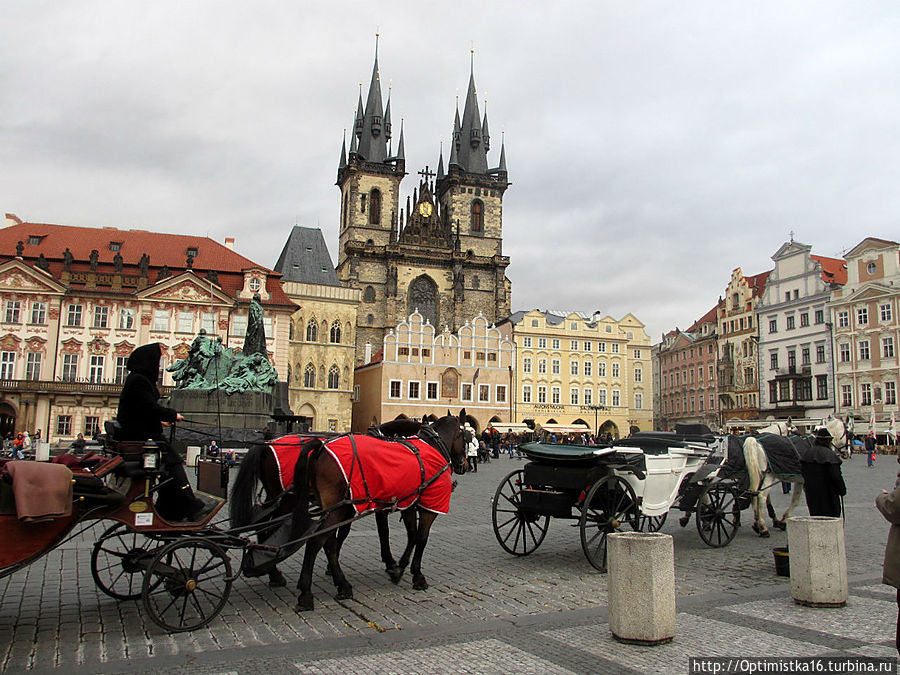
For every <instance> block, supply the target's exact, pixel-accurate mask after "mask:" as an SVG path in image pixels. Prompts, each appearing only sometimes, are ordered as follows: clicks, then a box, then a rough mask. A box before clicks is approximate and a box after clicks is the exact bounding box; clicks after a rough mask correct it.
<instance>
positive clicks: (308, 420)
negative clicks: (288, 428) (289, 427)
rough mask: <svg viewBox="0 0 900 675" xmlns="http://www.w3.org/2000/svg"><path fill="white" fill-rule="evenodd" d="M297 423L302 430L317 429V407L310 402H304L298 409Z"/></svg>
mask: <svg viewBox="0 0 900 675" xmlns="http://www.w3.org/2000/svg"><path fill="white" fill-rule="evenodd" d="M297 423H298V424H299V425H300V428H299V430H300V431H301V432H303V431H312V430H313V429H315V424H316V409H315V408H313V407H312V406H311V405H310V404H309V403H304V404H303V405H302V406H301V407H300V410H298V411H297Z"/></svg>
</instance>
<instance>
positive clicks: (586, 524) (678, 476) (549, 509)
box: [492, 432, 741, 571]
mask: <svg viewBox="0 0 900 675" xmlns="http://www.w3.org/2000/svg"><path fill="white" fill-rule="evenodd" d="M521 449H522V451H523V452H524V453H525V455H526V457H527V458H528V459H529V460H530V461H529V462H528V463H527V464H525V466H524V467H523V468H522V469H518V470H516V471H513V472H512V473H510V474H509V475H508V476H506V478H504V479H503V481H502V482H501V483H500V486H499V487H498V488H497V491H496V493H495V494H494V499H493V511H492V517H493V525H494V534H495V535H496V537H497V541H498V542H499V543H500V545H501V546H502V547H503V548H504V549H505V550H506V551H508V552H509V553H512V554H514V555H520V556H521V555H528V554H529V553H531V552H533V551H534V550H535V549H537V547H538V546H540V544H541V542H543V540H544V537H545V535H546V533H547V530H548V528H549V526H550V518H551V517H553V518H562V519H569V520H577V521H578V528H579V530H580V533H581V546H582V549H583V550H584V554H585V556H586V557H587V559H588V561H589V562H590V563H591V565H593V566H594V567H596V568H597V569H599V570H600V571H606V538H607V535H609V534H610V533H612V532H616V531H619V530H621V529H622V528H624V527H626V526H627V527H629V528H631V529H632V530H635V531H651V532H652V531H656V530H658V529H660V528H661V527H662V526H663V524H664V523H665V521H666V517H667V515H668V512H669V510H670V509H672V508H677V509H680V510H681V511H683V512H684V513H685V514H687V516H688V517H689V516H690V514H696V522H697V531H698V533H699V535H700V537H701V539H703V541H704V542H705V543H706V544H708V545H709V546H713V547H721V546H726V545H727V544H728V543H730V542H731V540H732V539H733V538H734V535H735V532H736V531H737V528H738V527H739V526H740V503H741V502H740V498H741V494H740V492H739V489H738V487H737V486H736V485H735V483H734V482H733V481H731V480H723V479H720V478H719V471H720V469H721V467H722V464H723V462H724V458H725V455H724V443H723V439H721V438H717V437H714V436H712V434H708V433H700V434H697V433H693V434H692V433H687V434H674V433H665V432H650V433H639V434H635V435H634V436H632V437H630V438H628V439H624V440H622V441H618V442H616V443H615V444H614V445H610V446H567V445H546V444H541V443H531V444H526V445H524V446H522V448H521Z"/></svg>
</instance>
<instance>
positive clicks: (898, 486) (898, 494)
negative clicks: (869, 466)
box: [875, 457, 900, 654]
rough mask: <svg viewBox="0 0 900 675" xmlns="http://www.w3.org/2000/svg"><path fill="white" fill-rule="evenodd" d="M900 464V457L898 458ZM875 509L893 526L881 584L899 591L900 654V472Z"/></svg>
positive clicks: (899, 632) (897, 642) (898, 639)
mask: <svg viewBox="0 0 900 675" xmlns="http://www.w3.org/2000/svg"><path fill="white" fill-rule="evenodd" d="M897 461H898V462H900V457H898V458H897ZM875 507H876V508H877V509H878V510H879V511H880V512H881V515H882V516H884V518H885V520H887V521H888V522H889V523H890V524H891V530H890V532H889V533H888V540H887V546H885V549H884V566H883V568H882V572H881V583H883V584H887V585H888V586H893V587H894V588H896V589H897V629H896V633H895V636H894V646H895V647H896V649H897V653H898V654H900V472H898V473H897V482H896V483H895V484H894V489H893V491H892V492H888V491H887V490H882V491H881V494H880V495H878V496H877V497H876V498H875Z"/></svg>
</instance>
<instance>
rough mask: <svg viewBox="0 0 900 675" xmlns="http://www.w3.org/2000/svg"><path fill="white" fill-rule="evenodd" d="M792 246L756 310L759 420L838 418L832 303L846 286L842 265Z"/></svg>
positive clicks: (780, 256) (779, 257)
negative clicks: (836, 294)
mask: <svg viewBox="0 0 900 675" xmlns="http://www.w3.org/2000/svg"><path fill="white" fill-rule="evenodd" d="M811 251H812V247H811V246H809V245H807V244H801V243H800V242H797V241H794V240H793V239H791V240H790V241H788V242H786V243H784V244H782V246H781V247H780V248H779V249H778V250H777V251H776V252H775V254H774V255H773V256H772V260H773V262H774V263H775V269H773V270H772V271H771V272H770V274H769V278H768V281H767V282H766V287H765V290H764V291H763V293H762V296H761V297H760V300H759V303H758V304H757V307H756V309H757V313H758V317H757V323H758V326H759V345H758V347H759V415H760V418H761V419H768V418H770V417H771V418H774V419H783V418H786V417H792V418H794V419H795V420H798V419H818V418H823V417H825V416H826V415H829V414H831V413H833V412H834V360H833V357H832V336H831V327H832V324H831V323H830V315H829V307H828V304H829V300H830V298H831V293H832V291H833V290H836V289H838V288H840V287H841V286H842V285H843V284H844V283H846V281H847V266H846V264H845V262H844V261H843V260H840V259H837V258H827V257H825V256H820V255H813V254H812V253H811Z"/></svg>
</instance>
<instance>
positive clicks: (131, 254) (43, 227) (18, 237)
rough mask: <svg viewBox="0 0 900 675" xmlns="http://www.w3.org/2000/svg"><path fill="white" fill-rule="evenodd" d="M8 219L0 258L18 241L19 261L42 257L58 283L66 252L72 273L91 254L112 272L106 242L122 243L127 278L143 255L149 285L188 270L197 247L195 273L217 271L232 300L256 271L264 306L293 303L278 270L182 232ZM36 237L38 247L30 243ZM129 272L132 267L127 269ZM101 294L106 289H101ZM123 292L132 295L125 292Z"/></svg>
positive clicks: (0, 235) (1, 232)
mask: <svg viewBox="0 0 900 675" xmlns="http://www.w3.org/2000/svg"><path fill="white" fill-rule="evenodd" d="M7 219H9V220H12V221H14V222H16V224H14V225H10V226H8V227H4V228H0V260H8V259H10V258H12V257H13V256H14V255H15V251H16V246H17V244H18V242H20V241H21V242H22V244H23V245H24V252H23V258H24V259H25V260H26V261H28V262H32V263H33V262H35V261H36V260H37V259H38V257H39V256H40V255H41V254H42V253H43V255H44V258H45V259H46V260H47V262H48V263H49V266H50V273H51V274H52V275H53V277H54V278H55V279H59V278H60V275H61V273H62V269H63V253H64V251H65V250H66V249H67V248H68V249H69V251H70V252H71V253H72V256H73V262H72V266H71V271H72V272H87V271H89V269H90V262H89V259H90V255H91V251H92V250H94V249H96V250H97V254H98V266H97V272H98V273H99V274H113V273H114V267H113V258H114V257H115V255H116V251H112V250H110V244H111V243H113V242H115V243H118V244H120V247H119V250H118V253H119V254H120V255H121V256H122V264H123V271H124V272H125V274H136V273H137V272H136V271H137V267H138V263H139V261H140V259H141V256H142V255H143V254H144V253H146V254H147V255H148V256H150V266H149V267H150V274H149V276H150V281H151V283H153V282H155V281H156V277H157V275H158V272H159V270H160V269H161V268H163V267H164V266H167V267H168V268H169V270H170V271H171V272H172V274H173V276H174V275H177V274H179V273H181V272H183V271H184V270H186V269H187V264H186V260H187V252H188V249H189V248H192V249H196V252H197V254H196V256H194V259H193V270H194V272H195V273H196V274H197V275H198V276H200V277H203V276H205V275H206V272H207V271H208V270H215V271H216V272H217V273H218V277H219V278H218V283H219V285H220V286H221V287H222V290H223V291H225V292H226V293H228V294H229V295H230V296H232V297H236V296H237V293H238V292H239V291H240V290H241V289H242V288H243V287H244V278H243V273H244V271H245V270H248V269H251V268H256V269H260V270H263V271H264V272H266V289H267V290H268V291H269V294H270V296H271V297H270V299H269V300H268V301H267V302H266V303H264V304H278V305H293V304H294V303H292V302H291V300H290V299H289V298H288V297H287V295H286V294H285V293H284V291H283V290H282V288H281V283H280V282H279V279H280V277H281V275H280V274H278V273H277V272H273V271H272V270H270V269H269V268H267V267H265V266H264V265H260V264H258V263H255V262H253V261H252V260H250V259H249V258H245V257H244V256H242V255H241V254H239V253H236V252H235V251H232V250H231V249H229V248H227V247H226V246H224V245H223V244H220V243H218V242H216V241H213V240H212V239H210V238H209V237H198V236H194V235H186V234H166V233H163V232H148V231H146V230H120V229H117V228H114V227H103V228H98V227H77V226H71V225H50V224H46V223H23V222H21V221H20V220H19V219H18V218H16V217H15V216H14V215H12V214H7ZM37 238H39V240H38V241H37V243H30V242H31V241H32V240H34V239H37ZM129 268H130V269H129ZM103 290H104V291H107V290H109V289H107V288H104V289H103ZM123 292H126V293H131V292H132V291H131V290H130V289H126V290H125V291H123Z"/></svg>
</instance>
